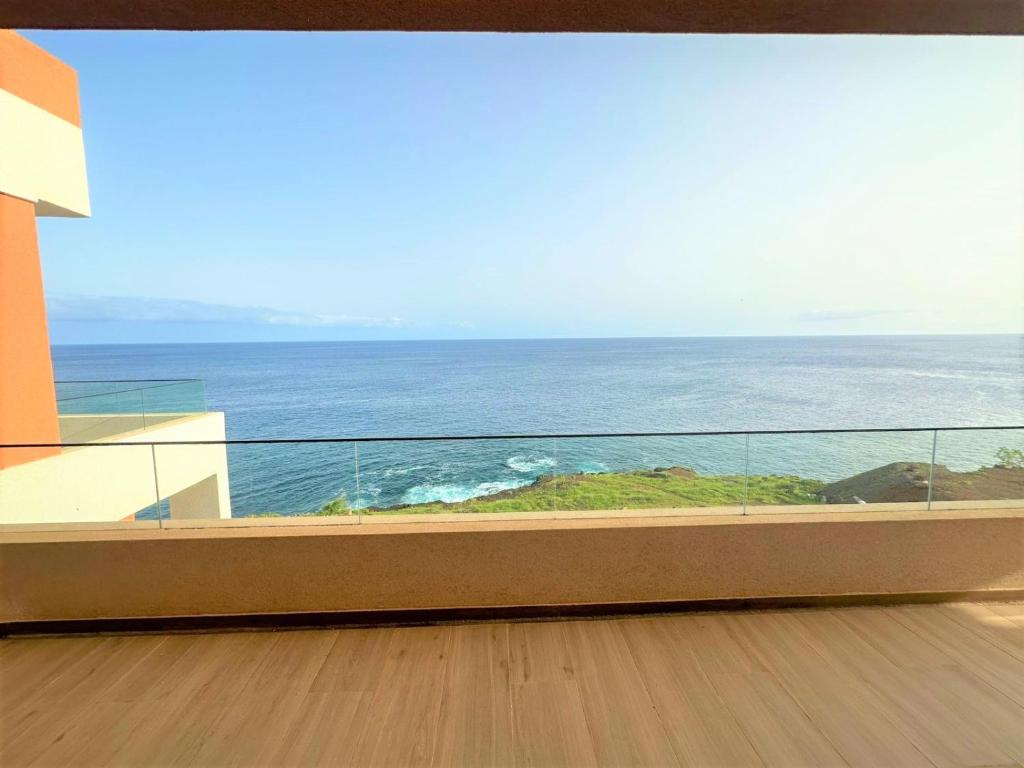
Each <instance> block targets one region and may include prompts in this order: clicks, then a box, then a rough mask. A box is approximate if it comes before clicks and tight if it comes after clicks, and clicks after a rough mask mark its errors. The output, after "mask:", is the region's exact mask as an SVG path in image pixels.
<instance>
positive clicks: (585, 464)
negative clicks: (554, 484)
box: [576, 461, 608, 475]
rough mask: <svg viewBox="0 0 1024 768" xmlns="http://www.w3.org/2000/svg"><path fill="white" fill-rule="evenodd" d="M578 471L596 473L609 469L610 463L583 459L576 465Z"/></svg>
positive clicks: (587, 473)
mask: <svg viewBox="0 0 1024 768" xmlns="http://www.w3.org/2000/svg"><path fill="white" fill-rule="evenodd" d="M576 471H577V472H582V473H583V474H585V475H596V474H599V473H601V472H607V471H608V465H607V464H605V463H604V462H601V461H581V462H580V463H579V464H577V465H576Z"/></svg>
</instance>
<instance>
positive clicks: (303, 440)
mask: <svg viewBox="0 0 1024 768" xmlns="http://www.w3.org/2000/svg"><path fill="white" fill-rule="evenodd" d="M1013 429H1024V425H1007V426H993V425H986V426H977V427H864V428H859V429H855V428H842V429H740V430H714V431H703V432H702V431H674V432H566V433H543V434H536V433H533V434H529V433H528V434H499V435H494V434H487V435H392V436H384V435H371V436H361V437H266V438H234V439H224V440H155V441H141V440H140V441H132V442H87V443H3V444H0V448H84V447H87V446H98V445H101V446H140V445H148V446H160V445H279V444H296V445H301V444H315V443H325V444H330V443H338V444H340V443H409V442H443V441H453V442H454V441H473V440H555V439H557V440H575V439H596V438H626V437H631V438H639V437H716V436H719V437H721V436H730V435H731V436H748V437H749V436H753V435H761V436H765V435H829V434H835V435H841V434H880V433H889V432H891V433H912V432H921V433H923V432H931V433H939V432H967V431H995V430H1013Z"/></svg>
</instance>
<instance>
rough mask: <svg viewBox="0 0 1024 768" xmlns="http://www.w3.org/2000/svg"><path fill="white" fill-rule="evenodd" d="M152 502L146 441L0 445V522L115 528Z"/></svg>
mask: <svg viewBox="0 0 1024 768" xmlns="http://www.w3.org/2000/svg"><path fill="white" fill-rule="evenodd" d="M156 503H157V492H156V483H155V474H154V470H153V460H152V451H151V449H150V447H149V446H148V445H108V444H104V443H98V444H96V445H87V446H80V447H66V448H37V447H36V448H9V447H5V448H0V524H3V525H25V526H45V525H60V526H62V527H71V528H76V527H82V528H95V527H107V526H109V527H120V526H121V525H124V524H128V523H131V522H133V521H145V520H147V519H149V520H153V519H154V517H155V514H156ZM154 524H155V523H154Z"/></svg>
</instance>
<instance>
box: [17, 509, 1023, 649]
mask: <svg viewBox="0 0 1024 768" xmlns="http://www.w3.org/2000/svg"><path fill="white" fill-rule="evenodd" d="M1021 542H1024V508H1019V507H1018V508H1003V509H968V510H933V511H931V512H921V511H908V510H890V511H878V512H868V513H864V512H852V511H843V512H828V513H820V514H812V513H803V512H801V513H797V514H773V515H747V516H741V515H731V516H725V515H709V516H699V517H698V516H689V517H687V516H682V517H680V516H673V517H658V516H645V517H618V518H582V519H572V520H568V519H544V520H536V519H534V520H523V519H519V520H493V519H488V520H474V521H459V522H436V523H403V522H399V523H375V524H373V525H336V524H328V523H321V522H316V523H313V524H311V525H249V526H245V527H237V526H235V525H212V526H207V525H195V524H190V527H181V526H175V527H173V528H164V529H157V528H153V527H145V528H141V529H109V530H78V531H66V530H65V531H59V530H50V531H41V530H37V531H24V530H23V531H13V530H6V531H3V532H2V533H0V624H2V625H4V626H6V627H7V630H6V631H11V632H13V631H20V629H19V628H21V629H24V628H26V627H29V628H35V629H36V630H37V631H46V627H47V626H50V627H52V626H64V627H65V628H66V627H67V626H68V623H69V622H71V623H74V622H83V621H84V622H85V625H86V626H88V625H89V622H95V621H97V620H98V621H105V622H108V624H109V622H114V625H117V622H121V621H128V622H129V625H130V622H132V621H135V622H138V621H142V622H143V623H145V622H146V621H150V622H154V621H155V622H161V621H168V620H172V621H179V622H180V621H182V620H185V621H186V622H187V621H188V620H192V621H194V622H195V623H196V625H197V626H202V625H203V622H206V621H213V622H220V623H219V624H217V625H218V626H225V625H226V624H225V622H226V623H227V624H235V625H238V626H248V625H251V624H253V623H255V624H261V625H271V626H274V625H278V624H280V625H295V624H296V623H298V624H302V623H304V622H308V623H310V624H322V623H329V624H334V623H337V624H344V623H351V622H354V621H359V622H371V623H372V622H373V621H380V620H387V621H403V620H404V619H403V618H402V617H412V618H414V619H418V620H424V618H426V619H427V620H436V619H439V618H444V617H446V616H447V617H451V616H465V615H467V612H469V613H470V614H480V615H485V616H510V615H531V612H541V613H545V614H551V615H564V614H569V613H573V612H579V611H583V612H595V613H601V612H609V611H611V612H623V611H639V612H643V611H649V610H670V609H675V608H678V607H685V606H692V605H701V606H705V607H706V606H709V605H712V606H728V605H730V604H736V605H750V604H758V603H762V604H778V603H784V604H794V603H796V604H828V603H830V602H835V601H841V602H877V601H893V602H901V601H906V600H914V601H917V600H936V599H953V598H964V599H973V600H978V599H1008V597H1014V596H1019V595H1021V594H1024V546H1022V544H1021ZM673 607H675V608H673ZM55 622H56V624H54V623H55ZM131 626H135V625H131ZM161 626H166V625H161ZM0 630H2V628H0Z"/></svg>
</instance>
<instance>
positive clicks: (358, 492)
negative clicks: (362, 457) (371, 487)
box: [352, 443, 363, 504]
mask: <svg viewBox="0 0 1024 768" xmlns="http://www.w3.org/2000/svg"><path fill="white" fill-rule="evenodd" d="M352 449H353V452H354V453H355V459H356V504H358V503H359V497H360V496H362V495H363V494H362V491H361V490H360V489H359V443H352Z"/></svg>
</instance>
